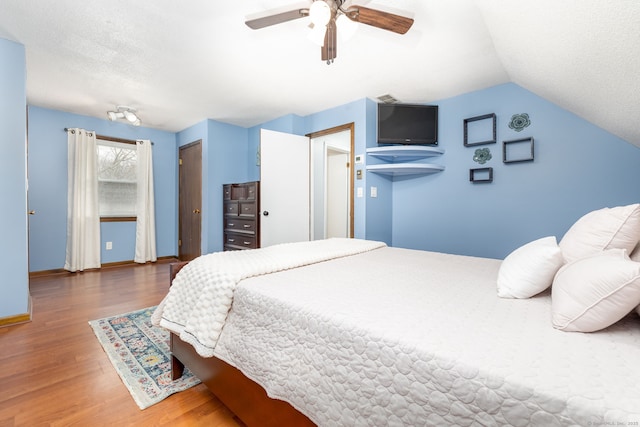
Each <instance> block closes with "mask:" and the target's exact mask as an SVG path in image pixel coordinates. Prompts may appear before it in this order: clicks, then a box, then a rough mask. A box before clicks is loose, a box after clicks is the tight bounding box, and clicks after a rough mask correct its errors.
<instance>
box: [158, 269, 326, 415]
mask: <svg viewBox="0 0 640 427" xmlns="http://www.w3.org/2000/svg"><path fill="white" fill-rule="evenodd" d="M186 264H187V262H179V263H172V264H171V265H170V267H169V275H170V282H169V283H170V284H169V286H171V282H173V279H174V278H175V276H176V274H177V273H178V271H180V269H181V268H182V267H184V266H185V265H186ZM170 343H171V371H172V374H171V375H172V379H174V380H175V379H177V378H180V376H182V372H183V370H184V367H185V366H186V367H188V368H189V370H190V371H191V372H193V374H194V375H195V376H196V377H198V378H199V379H200V380H201V381H202V382H203V383H204V384H205V385H206V386H207V388H209V390H211V392H212V393H213V394H215V395H216V397H217V398H218V399H220V401H222V403H224V404H225V406H226V407H227V408H229V409H230V410H231V411H232V412H233V413H234V414H235V415H236V416H237V417H238V418H240V420H242V422H244V423H245V424H246V425H247V426H250V427H251V426H265V427H270V426H273V427H276V426H277V427H281V426H290V425H294V426H301V427H304V426H314V425H315V424H314V423H313V422H311V420H309V418H307V417H306V416H305V415H303V414H302V413H301V412H299V411H298V410H296V409H295V408H294V407H293V406H291V405H290V404H289V403H287V402H285V401H283V400H278V399H272V398H270V397H269V396H267V392H266V391H265V390H264V388H262V386H260V385H259V384H258V383H256V382H254V381H252V380H251V379H249V378H247V377H246V376H245V375H244V374H243V373H242V372H240V370H238V369H236V368H235V367H233V366H231V365H229V364H228V363H226V362H224V361H222V360H220V359H218V358H216V357H210V358H208V357H207V358H204V357H202V356H200V355H199V354H198V353H197V352H196V351H195V349H194V348H193V346H192V345H191V344H187V343H186V342H184V341H182V340H181V339H180V338H179V337H178V336H177V335H175V334H173V333H171V341H170Z"/></svg>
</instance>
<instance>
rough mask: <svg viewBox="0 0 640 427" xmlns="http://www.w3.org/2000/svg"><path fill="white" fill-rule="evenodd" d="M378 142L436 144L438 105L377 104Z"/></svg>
mask: <svg viewBox="0 0 640 427" xmlns="http://www.w3.org/2000/svg"><path fill="white" fill-rule="evenodd" d="M378 144H423V145H438V106H437V105H419V104H378Z"/></svg>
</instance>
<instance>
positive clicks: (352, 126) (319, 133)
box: [305, 122, 355, 238]
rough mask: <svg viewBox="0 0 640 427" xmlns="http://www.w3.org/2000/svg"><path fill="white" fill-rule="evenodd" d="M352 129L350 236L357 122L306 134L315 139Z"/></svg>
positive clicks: (351, 231) (352, 222)
mask: <svg viewBox="0 0 640 427" xmlns="http://www.w3.org/2000/svg"><path fill="white" fill-rule="evenodd" d="M346 130H348V131H350V134H351V136H350V139H351V141H350V143H349V147H350V148H349V149H350V154H349V237H350V238H353V236H354V223H355V221H354V218H355V215H354V205H355V199H354V186H355V177H354V173H355V168H354V161H355V138H354V133H355V123H354V122H351V123H345V124H343V125H340V126H335V127H332V128H329V129H324V130H320V131H317V132H311V133H308V134H306V135H305V136H307V137H309V140H311V139H313V138H319V137H321V136H325V135H331V134H334V133H339V132H344V131H346Z"/></svg>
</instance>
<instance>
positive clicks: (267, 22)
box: [245, 8, 309, 30]
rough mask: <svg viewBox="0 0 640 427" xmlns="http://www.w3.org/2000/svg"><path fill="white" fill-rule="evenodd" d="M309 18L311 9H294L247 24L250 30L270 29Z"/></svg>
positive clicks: (251, 20)
mask: <svg viewBox="0 0 640 427" xmlns="http://www.w3.org/2000/svg"><path fill="white" fill-rule="evenodd" d="M305 16H309V9H304V8H303V9H294V10H289V11H286V12H281V13H276V14H273V15H269V16H264V17H262V18H255V19H250V20H248V21H246V22H245V24H247V26H248V27H249V28H252V29H254V30H258V29H260V28H264V27H269V26H271V25H276V24H281V23H283V22H287V21H293V20H294V19H298V18H303V17H305Z"/></svg>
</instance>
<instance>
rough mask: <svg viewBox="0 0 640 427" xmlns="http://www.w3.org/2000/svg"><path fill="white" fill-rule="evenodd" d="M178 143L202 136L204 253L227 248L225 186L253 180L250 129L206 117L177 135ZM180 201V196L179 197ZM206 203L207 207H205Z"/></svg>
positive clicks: (185, 143) (202, 249)
mask: <svg viewBox="0 0 640 427" xmlns="http://www.w3.org/2000/svg"><path fill="white" fill-rule="evenodd" d="M176 138H177V142H178V146H179V147H182V146H184V145H187V144H190V143H192V142H195V141H198V140H202V207H203V209H201V212H202V214H201V215H202V233H201V236H202V240H201V248H200V250H201V252H202V254H205V253H210V252H217V251H221V250H222V249H223V243H224V242H223V233H222V209H223V207H222V186H223V184H227V183H234V182H245V181H252V180H255V179H257V178H253V177H251V174H250V172H249V167H248V165H249V166H251V161H253V164H254V165H255V153H254V154H253V156H254V157H253V160H252V159H251V154H249V143H248V129H246V128H241V127H238V126H234V125H229V124H226V123H221V122H217V121H215V120H204V121H202V122H200V123H197V124H195V125H193V126H191V127H189V128H187V129H185V130H183V131H181V132H178V133H177V135H176ZM176 204H177V200H176ZM205 207H206V208H205Z"/></svg>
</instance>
